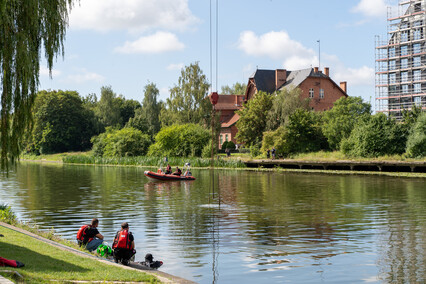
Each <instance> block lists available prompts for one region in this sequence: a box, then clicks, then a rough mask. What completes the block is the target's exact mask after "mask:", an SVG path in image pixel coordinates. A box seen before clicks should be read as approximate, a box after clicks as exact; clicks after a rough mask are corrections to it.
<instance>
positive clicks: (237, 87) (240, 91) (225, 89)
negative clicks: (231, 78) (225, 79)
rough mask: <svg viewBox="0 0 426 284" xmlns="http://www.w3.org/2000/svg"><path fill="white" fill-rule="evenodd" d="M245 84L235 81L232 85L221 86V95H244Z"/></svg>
mask: <svg viewBox="0 0 426 284" xmlns="http://www.w3.org/2000/svg"><path fill="white" fill-rule="evenodd" d="M246 88H247V84H241V83H238V82H237V83H235V84H234V85H232V87H229V86H228V85H225V86H222V88H221V93H222V94H223V95H244V94H245V93H246Z"/></svg>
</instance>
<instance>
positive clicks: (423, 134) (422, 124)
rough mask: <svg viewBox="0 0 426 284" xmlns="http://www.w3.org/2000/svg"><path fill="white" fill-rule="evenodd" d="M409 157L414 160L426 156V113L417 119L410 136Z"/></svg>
mask: <svg viewBox="0 0 426 284" xmlns="http://www.w3.org/2000/svg"><path fill="white" fill-rule="evenodd" d="M407 155H408V156H409V157H412V158H417V157H424V156H426V113H423V114H422V115H421V116H420V117H419V118H418V119H417V122H416V123H415V124H414V127H413V129H412V130H411V132H410V135H409V136H408V141H407Z"/></svg>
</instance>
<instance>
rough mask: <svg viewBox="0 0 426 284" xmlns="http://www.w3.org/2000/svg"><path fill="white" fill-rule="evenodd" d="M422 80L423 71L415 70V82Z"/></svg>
mask: <svg viewBox="0 0 426 284" xmlns="http://www.w3.org/2000/svg"><path fill="white" fill-rule="evenodd" d="M421 79H422V71H420V70H415V71H414V72H413V80H414V81H420V80H421Z"/></svg>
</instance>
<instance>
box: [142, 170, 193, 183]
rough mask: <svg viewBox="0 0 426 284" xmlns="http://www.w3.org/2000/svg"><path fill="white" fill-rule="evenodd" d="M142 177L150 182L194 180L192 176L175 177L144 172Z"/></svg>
mask: <svg viewBox="0 0 426 284" xmlns="http://www.w3.org/2000/svg"><path fill="white" fill-rule="evenodd" d="M144 175H145V176H146V177H148V178H150V179H152V180H161V181H168V180H195V177H193V176H175V175H166V174H164V173H161V174H160V173H155V172H153V171H145V172H144Z"/></svg>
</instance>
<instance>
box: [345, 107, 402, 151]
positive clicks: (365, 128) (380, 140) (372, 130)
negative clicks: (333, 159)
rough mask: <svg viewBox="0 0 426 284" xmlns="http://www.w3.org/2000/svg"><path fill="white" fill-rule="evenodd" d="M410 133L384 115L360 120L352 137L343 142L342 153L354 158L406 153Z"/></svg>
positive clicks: (380, 114)
mask: <svg viewBox="0 0 426 284" xmlns="http://www.w3.org/2000/svg"><path fill="white" fill-rule="evenodd" d="M407 136H408V132H407V130H406V127H405V126H404V125H402V124H400V123H396V122H395V120H394V119H391V118H388V117H387V116H386V115H385V114H383V113H378V114H375V115H372V116H370V117H365V118H364V119H361V120H358V122H357V124H356V125H355V127H354V129H353V130H352V133H351V135H350V136H349V137H348V138H346V139H343V140H342V142H341V146H340V147H341V151H342V152H343V153H344V154H345V155H348V156H352V157H365V158H372V157H379V156H383V155H395V154H402V153H404V152H405V147H406V141H407Z"/></svg>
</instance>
